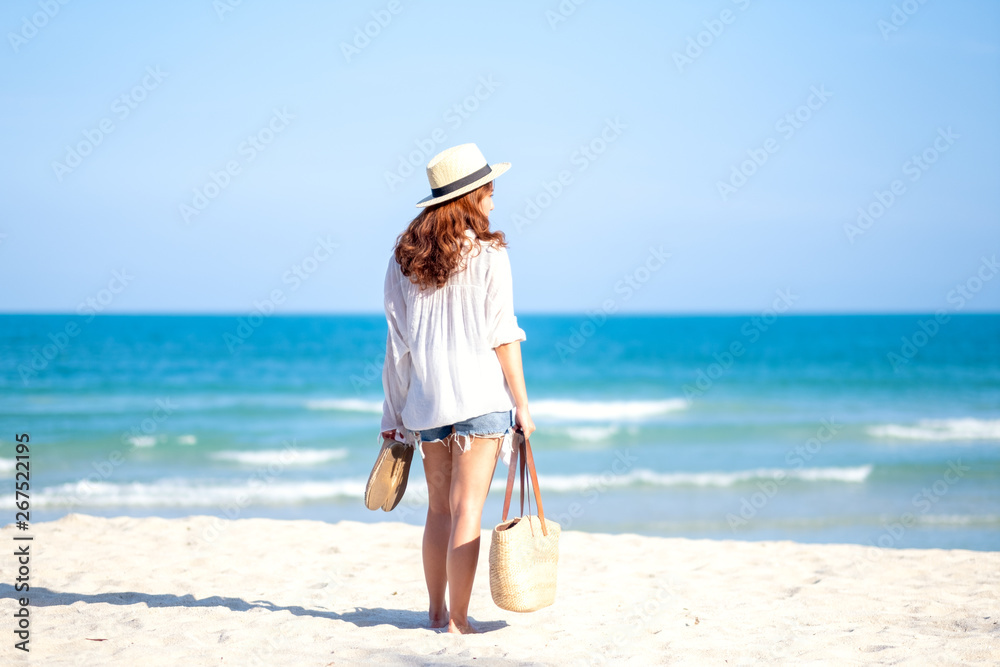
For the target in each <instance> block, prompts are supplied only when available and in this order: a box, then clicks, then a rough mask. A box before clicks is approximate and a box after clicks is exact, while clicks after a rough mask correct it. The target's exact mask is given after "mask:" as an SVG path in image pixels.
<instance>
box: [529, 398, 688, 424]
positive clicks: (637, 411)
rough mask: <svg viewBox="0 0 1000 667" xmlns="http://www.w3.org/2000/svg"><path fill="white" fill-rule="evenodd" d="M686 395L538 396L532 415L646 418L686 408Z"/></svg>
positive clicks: (575, 418) (554, 417) (587, 419)
mask: <svg viewBox="0 0 1000 667" xmlns="http://www.w3.org/2000/svg"><path fill="white" fill-rule="evenodd" d="M687 406H688V402H687V400H685V399H683V398H667V399H663V400H658V401H577V400H571V399H539V400H537V401H532V402H531V404H530V408H531V416H532V417H535V418H537V417H542V418H550V419H561V420H568V419H572V420H578V421H587V422H593V421H604V422H607V421H617V420H630V419H647V418H649V417H655V416H658V415H665V414H668V413H671V412H677V411H678V410H684V409H685V408H687Z"/></svg>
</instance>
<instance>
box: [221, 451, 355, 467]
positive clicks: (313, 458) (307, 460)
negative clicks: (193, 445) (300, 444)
mask: <svg viewBox="0 0 1000 667" xmlns="http://www.w3.org/2000/svg"><path fill="white" fill-rule="evenodd" d="M209 457H210V458H213V459H215V460H217V461H233V462H235V463H241V464H244V465H254V466H266V465H271V464H278V465H311V464H315V463H326V462H327V461H336V460H339V459H343V458H347V450H346V449H256V450H225V451H221V452H214V453H212V454H210V455H209Z"/></svg>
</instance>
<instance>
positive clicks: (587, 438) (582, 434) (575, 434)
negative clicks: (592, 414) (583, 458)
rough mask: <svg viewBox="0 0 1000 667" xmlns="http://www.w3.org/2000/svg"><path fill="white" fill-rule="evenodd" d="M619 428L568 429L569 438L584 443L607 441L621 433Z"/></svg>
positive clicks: (586, 427)
mask: <svg viewBox="0 0 1000 667" xmlns="http://www.w3.org/2000/svg"><path fill="white" fill-rule="evenodd" d="M619 430H620V429H619V427H618V426H614V425H612V426H575V427H569V428H567V429H566V432H567V433H569V437H571V438H573V439H574V440H581V441H584V442H599V441H601V440H607V439H608V438H610V437H611V436H613V435H614V434H615V433H617V432H618V431H619Z"/></svg>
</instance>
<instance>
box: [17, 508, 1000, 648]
mask: <svg viewBox="0 0 1000 667" xmlns="http://www.w3.org/2000/svg"><path fill="white" fill-rule="evenodd" d="M215 525H221V526H222V530H221V532H220V533H219V534H218V535H217V536H215V537H214V539H210V538H212V537H213V536H212V533H211V532H206V531H208V530H210V529H211V527H212V526H215ZM23 534H24V533H23V532H19V531H16V530H15V529H14V527H13V526H12V525H8V526H5V527H4V528H3V529H2V531H0V539H3V543H4V545H5V546H4V547H3V549H2V551H3V554H4V556H3V558H2V559H0V564H2V570H0V571H2V572H3V580H2V581H0V589H2V590H3V592H4V596H3V598H2V599H0V616H2V618H3V621H2V632H0V637H3V643H4V645H3V646H2V648H0V663H2V664H20V663H22V662H27V660H28V659H29V655H28V654H23V653H22V652H21V651H17V650H15V649H14V648H13V643H14V641H15V638H14V636H13V633H12V631H13V629H14V619H13V618H12V614H13V612H14V610H15V609H16V607H17V603H16V601H15V600H13V599H12V595H13V589H12V585H13V583H14V582H13V579H14V576H15V575H14V574H12V573H14V572H15V571H16V567H15V563H14V560H15V559H14V557H13V555H12V554H13V551H14V548H12V547H11V545H19V544H24V543H23V542H21V543H19V542H14V541H13V539H12V538H13V537H14V536H15V535H23ZM29 534H33V535H34V536H35V539H34V541H32V542H31V543H30V544H31V552H32V560H31V574H30V576H31V580H30V583H31V586H32V589H31V607H30V614H31V616H30V618H31V626H30V628H31V641H30V644H29V646H30V647H31V652H30V661H31V662H33V663H35V664H45V665H75V664H81V665H82V664H86V665H108V664H115V665H119V664H120V665H140V666H142V667H148V666H149V665H180V664H192V665H241V666H242V665H351V664H358V663H362V662H371V663H375V664H382V665H422V664H445V665H459V664H461V665H468V664H475V665H490V664H552V665H572V664H579V665H588V664H615V665H617V664H634V665H650V664H690V665H702V664H712V665H744V664H756V663H759V664H773V663H784V664H796V665H797V664H808V663H810V662H814V663H825V664H839V665H855V664H900V663H902V664H912V665H931V664H933V665H949V664H982V665H987V664H990V665H996V664H998V663H1000V552H988V553H984V552H976V551H964V550H953V551H948V550H941V549H926V550H925V549H920V550H918V549H903V550H899V549H892V550H874V549H871V548H866V547H861V546H856V545H829V544H820V545H810V544H796V543H793V542H739V541H733V540H724V541H715V540H689V539H674V538H672V539H661V538H649V537H639V536H635V535H620V536H612V535H594V534H587V533H580V532H575V531H568V532H565V533H563V536H562V539H561V549H560V568H559V585H558V589H559V592H558V598H557V601H556V604H555V605H553V606H552V607H549V608H547V609H544V610H542V611H539V612H535V613H533V614H516V613H511V612H505V611H503V610H501V609H499V608H497V607H496V606H495V605H494V604H493V602H492V599H491V598H490V591H489V576H488V551H489V533H488V532H484V534H483V544H482V560H481V561H480V566H479V567H480V569H479V571H478V573H477V576H476V588H475V591H474V593H473V597H472V605H471V609H470V616H471V618H472V619H473V622H474V623H478V625H479V626H480V627H481V628H482V629H484V630H486V631H487V632H485V633H484V634H481V635H476V636H454V635H448V634H447V633H441V632H438V631H434V630H430V629H428V628H426V627H424V626H425V623H426V620H427V614H426V608H425V605H426V590H425V588H424V581H423V570H422V566H421V561H420V537H421V528H418V527H414V526H409V525H406V524H401V523H380V524H362V523H355V522H341V523H338V524H328V523H323V522H318V521H276V520H269V519H240V520H237V521H221V520H219V519H216V518H214V517H207V516H195V517H188V518H185V519H169V520H168V519H158V518H146V519H134V518H127V517H118V518H112V519H106V518H97V517H92V516H88V515H83V514H71V515H69V516H66V517H64V518H62V519H60V520H58V521H53V522H48V523H38V524H34V525H33V526H32V530H31V531H30V533H29ZM873 558H877V560H873ZM93 639H103V640H104V641H91V640H93Z"/></svg>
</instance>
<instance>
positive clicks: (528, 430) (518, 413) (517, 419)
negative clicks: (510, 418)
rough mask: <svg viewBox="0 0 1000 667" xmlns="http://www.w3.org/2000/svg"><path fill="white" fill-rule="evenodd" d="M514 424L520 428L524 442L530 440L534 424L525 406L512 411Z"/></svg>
mask: <svg viewBox="0 0 1000 667" xmlns="http://www.w3.org/2000/svg"><path fill="white" fill-rule="evenodd" d="M514 423H515V424H516V425H517V426H519V427H520V431H521V433H523V434H524V439H525V440H527V439H528V438H530V437H531V434H532V433H534V432H535V422H534V421H532V419H531V412H530V411H529V410H528V406H527V405H524V406H523V407H520V408H516V409H515V410H514Z"/></svg>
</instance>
